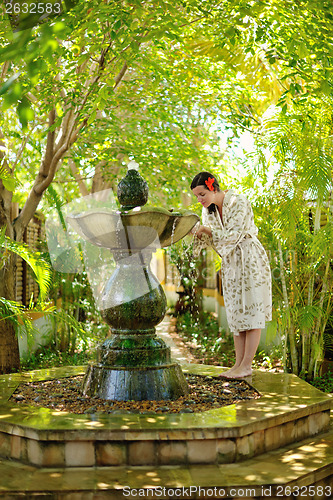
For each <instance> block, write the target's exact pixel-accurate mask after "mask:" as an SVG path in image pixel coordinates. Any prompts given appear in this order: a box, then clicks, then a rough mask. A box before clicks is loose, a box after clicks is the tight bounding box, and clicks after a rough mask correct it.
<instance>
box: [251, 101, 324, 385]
mask: <svg viewBox="0 0 333 500" xmlns="http://www.w3.org/2000/svg"><path fill="white" fill-rule="evenodd" d="M327 105H328V101H323V102H321V103H319V102H317V106H318V110H317V112H316V115H313V114H311V113H310V112H311V109H310V108H309V107H308V106H306V107H304V108H303V109H301V108H300V107H298V108H297V114H296V112H295V113H294V114H278V113H276V115H275V116H273V117H272V118H271V119H269V120H267V121H266V123H265V129H264V130H263V131H262V132H263V133H262V136H261V137H258V138H257V144H258V148H259V149H261V150H262V149H263V148H265V149H266V150H267V149H268V148H269V150H270V152H271V154H272V157H273V158H274V162H275V164H274V169H275V176H274V182H273V183H272V184H271V185H269V186H268V185H267V187H266V188H265V189H264V194H263V196H262V197H261V199H260V200H259V199H258V200H257V202H256V203H255V210H256V213H257V214H258V215H259V220H260V227H261V232H260V234H261V237H262V239H263V240H264V244H265V247H266V248H267V249H268V250H269V253H270V258H271V266H272V270H273V300H274V316H275V318H274V319H275V324H276V325H277V331H279V332H280V335H281V337H282V339H283V342H284V346H285V356H284V364H285V368H286V369H288V370H290V371H293V372H294V373H296V374H301V375H303V376H305V377H306V378H307V379H309V380H311V379H312V378H313V377H314V376H315V375H316V373H318V370H319V367H320V363H321V361H322V359H323V334H324V331H325V327H326V324H327V321H328V319H329V317H330V314H332V303H331V292H332V284H333V275H332V267H331V258H332V253H331V251H332V246H331V242H332V228H333V224H332V187H333V183H332V158H333V148H332V142H331V134H332V117H331V111H330V110H329V109H328V108H327ZM319 107H320V108H321V110H320V109H319ZM301 111H302V113H301ZM309 117H310V118H311V119H309ZM260 158H261V161H262V164H261V171H260V173H259V175H260V176H261V177H263V173H264V172H265V171H267V170H266V169H267V167H268V165H267V162H266V158H265V157H264V156H261V157H260ZM267 214H269V216H267Z"/></svg>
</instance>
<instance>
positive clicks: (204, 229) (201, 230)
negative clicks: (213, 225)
mask: <svg viewBox="0 0 333 500" xmlns="http://www.w3.org/2000/svg"><path fill="white" fill-rule="evenodd" d="M191 232H192V234H195V235H196V236H197V237H198V238H199V239H201V238H202V236H203V235H204V234H207V236H212V231H211V229H210V228H209V227H207V226H199V227H198V228H197V229H196V228H195V227H194V228H193V229H192V231H191Z"/></svg>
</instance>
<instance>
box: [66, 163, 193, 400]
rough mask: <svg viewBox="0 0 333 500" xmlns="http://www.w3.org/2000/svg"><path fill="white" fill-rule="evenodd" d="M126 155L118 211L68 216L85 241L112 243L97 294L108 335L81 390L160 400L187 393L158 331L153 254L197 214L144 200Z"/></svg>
mask: <svg viewBox="0 0 333 500" xmlns="http://www.w3.org/2000/svg"><path fill="white" fill-rule="evenodd" d="M136 167H137V164H136V163H135V162H130V164H129V169H128V172H127V175H126V176H125V177H124V179H122V180H121V181H120V182H119V185H118V190H117V196H118V200H119V203H120V205H121V210H119V211H113V212H110V211H101V210H92V211H88V212H84V213H79V214H71V215H69V216H67V220H68V222H69V224H70V225H71V226H72V228H73V229H74V230H75V231H76V232H77V233H78V234H79V235H80V236H81V237H83V238H84V239H85V240H87V241H88V242H90V243H92V244H94V245H97V246H99V247H104V248H108V249H110V251H111V252H112V254H113V258H114V260H115V262H116V269H115V271H114V272H113V274H112V276H111V278H110V279H109V281H108V282H107V283H106V285H105V287H104V289H103V292H102V297H101V301H100V302H101V314H102V317H103V319H104V321H105V322H106V323H107V324H108V325H109V326H110V336H109V337H108V338H107V339H106V340H105V342H104V343H103V344H102V345H100V347H99V348H98V352H97V361H96V362H94V363H92V364H90V365H89V367H88V370H87V372H86V376H85V378H84V382H83V393H84V394H85V395H88V396H97V397H100V398H103V399H113V400H118V401H126V400H144V399H146V400H165V399H176V398H178V397H180V396H182V395H184V394H187V392H188V387H187V382H186V380H185V377H184V375H183V373H182V371H181V368H180V366H179V365H178V364H177V363H172V362H171V355H170V348H169V347H167V345H166V344H165V342H164V341H163V340H162V339H161V338H159V337H157V335H156V329H155V327H156V325H158V324H159V323H160V322H161V321H162V319H163V318H164V316H165V313H166V307H167V302H166V296H165V293H164V290H163V288H162V286H161V285H160V283H159V281H158V279H157V278H156V276H155V275H154V274H153V273H152V271H151V269H150V261H151V258H152V253H153V252H155V251H156V249H157V248H159V247H162V248H164V247H167V246H169V245H171V244H172V243H175V242H177V241H178V240H180V239H182V238H183V237H184V236H185V235H186V234H188V232H189V231H190V230H191V229H192V227H193V226H194V225H195V224H196V223H197V222H198V220H199V217H198V216H197V215H196V214H194V213H192V212H188V211H186V210H181V211H178V212H171V211H168V210H166V209H164V208H157V207H153V208H151V207H145V205H146V203H147V200H148V185H147V183H146V181H145V180H144V179H143V178H142V177H141V175H140V174H139V173H138V172H137V170H136Z"/></svg>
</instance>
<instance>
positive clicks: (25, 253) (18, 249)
mask: <svg viewBox="0 0 333 500" xmlns="http://www.w3.org/2000/svg"><path fill="white" fill-rule="evenodd" d="M4 231H5V229H4V228H2V235H4ZM0 247H2V248H3V249H4V251H5V253H6V252H8V250H9V251H10V252H13V253H15V254H16V255H18V256H19V257H21V258H22V259H23V260H25V262H26V263H27V264H28V265H29V266H30V267H31V269H32V270H33V272H34V275H35V279H36V282H37V283H38V286H39V289H40V301H41V302H43V301H44V300H45V299H46V297H47V293H48V290H49V287H50V284H51V268H50V266H49V265H48V263H47V262H46V261H45V260H44V259H43V258H42V256H41V254H40V253H39V252H33V251H32V250H30V248H29V247H28V246H27V245H26V244H25V243H22V242H18V241H14V240H12V239H11V238H9V237H8V236H5V237H4V240H3V239H2V241H1V236H0ZM5 263H6V258H5V256H3V258H2V259H1V261H0V269H1V267H2V266H4V265H5Z"/></svg>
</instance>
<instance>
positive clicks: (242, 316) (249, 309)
mask: <svg viewBox="0 0 333 500" xmlns="http://www.w3.org/2000/svg"><path fill="white" fill-rule="evenodd" d="M222 219H223V220H221V218H220V214H219V213H218V211H217V210H216V212H214V213H212V214H210V213H208V209H207V208H205V207H202V224H203V225H204V226H206V227H209V228H210V229H211V231H212V236H208V235H206V234H204V235H203V238H202V239H201V240H199V239H198V238H194V242H195V243H194V253H195V254H198V253H199V252H200V251H201V249H203V248H206V247H207V246H212V247H213V248H214V250H215V251H216V252H217V253H218V254H219V255H220V257H221V259H222V266H221V272H222V286H223V298H224V304H225V308H226V314H227V321H228V325H229V328H230V331H231V332H232V333H233V334H234V335H239V332H241V331H244V330H251V329H253V328H264V327H265V322H266V321H270V320H271V319H272V283H271V270H270V266H269V262H268V258H267V255H266V252H265V250H264V247H263V246H262V244H261V243H260V241H259V240H258V238H257V234H258V228H257V227H256V226H255V224H254V219H253V212H252V208H251V205H250V202H249V201H248V199H247V198H246V196H244V195H241V194H236V193H235V192H234V191H233V190H231V189H230V190H228V191H227V192H226V195H225V198H224V201H223V209H222Z"/></svg>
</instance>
